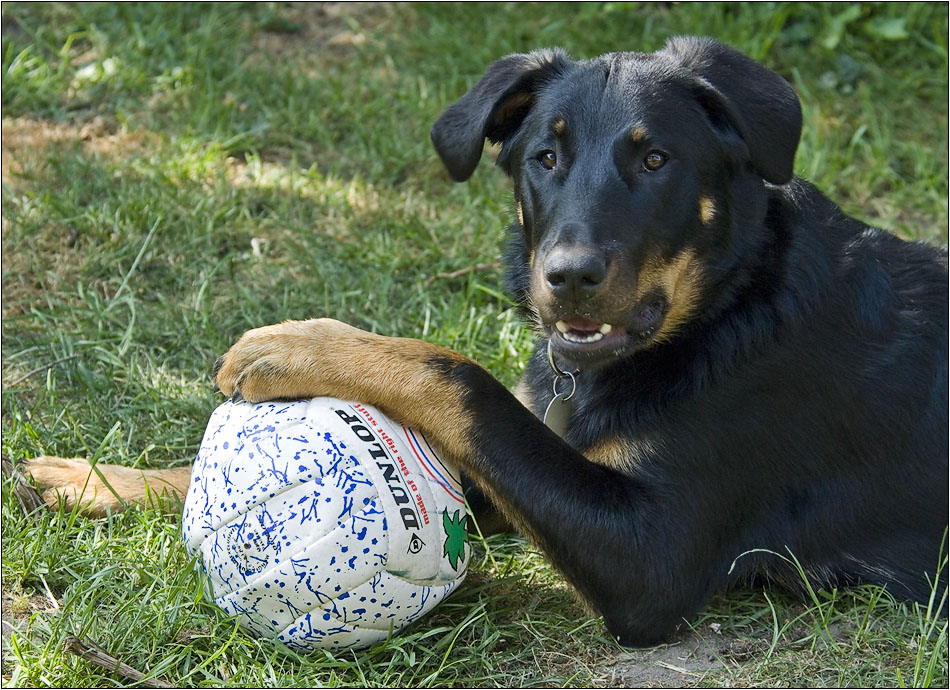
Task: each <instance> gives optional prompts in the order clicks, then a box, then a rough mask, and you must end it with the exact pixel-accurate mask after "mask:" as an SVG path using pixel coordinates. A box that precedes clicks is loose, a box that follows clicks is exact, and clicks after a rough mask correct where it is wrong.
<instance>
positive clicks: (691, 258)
mask: <svg viewBox="0 0 950 690" xmlns="http://www.w3.org/2000/svg"><path fill="white" fill-rule="evenodd" d="M702 282H703V270H702V266H701V264H700V262H699V261H698V260H697V258H696V253H695V252H694V251H693V250H692V249H685V250H683V251H682V252H680V253H679V254H677V255H676V256H675V257H673V259H672V260H671V261H668V262H661V261H659V260H654V261H651V262H648V263H646V264H644V266H643V268H641V270H640V278H639V281H638V283H637V290H636V300H637V301H638V302H639V300H641V299H643V297H644V296H646V295H647V293H649V292H650V291H652V290H657V289H658V290H660V291H661V292H662V293H663V294H664V295H666V299H667V300H668V301H669V303H670V310H669V312H668V313H667V315H666V318H665V319H664V320H663V324H662V325H661V326H660V330H659V331H658V332H657V333H656V335H655V336H654V342H662V341H663V340H666V339H668V338H669V337H670V336H672V335H673V334H674V333H675V332H676V331H678V330H679V328H680V327H681V326H682V325H683V324H684V323H686V322H687V321H688V320H689V319H690V318H691V317H692V316H693V314H695V312H696V310H697V308H698V303H699V297H700V295H701V291H702Z"/></svg>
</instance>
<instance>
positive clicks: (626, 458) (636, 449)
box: [583, 438, 653, 472]
mask: <svg viewBox="0 0 950 690" xmlns="http://www.w3.org/2000/svg"><path fill="white" fill-rule="evenodd" d="M583 453H584V457H586V458H587V459H588V460H590V461H591V462H594V463H597V464H598V465H604V466H605V467H610V468H613V469H615V470H619V471H621V472H629V471H630V470H632V469H633V468H635V467H636V466H637V465H639V464H640V463H641V462H642V461H643V459H644V458H648V457H650V456H651V455H652V453H653V447H652V446H651V444H650V443H649V442H648V441H634V440H632V439H628V438H607V439H604V440H602V441H598V442H597V443H595V444H594V445H592V446H590V447H589V448H587V449H585V450H584V451H583Z"/></svg>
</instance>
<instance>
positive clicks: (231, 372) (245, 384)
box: [215, 319, 376, 402]
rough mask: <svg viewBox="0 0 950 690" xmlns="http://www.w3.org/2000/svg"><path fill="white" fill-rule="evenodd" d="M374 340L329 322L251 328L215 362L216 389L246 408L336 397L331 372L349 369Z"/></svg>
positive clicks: (325, 320) (341, 325) (346, 326)
mask: <svg viewBox="0 0 950 690" xmlns="http://www.w3.org/2000/svg"><path fill="white" fill-rule="evenodd" d="M373 337H376V336H371V335H370V334H368V333H365V332H363V331H360V330H359V329H357V328H353V327H352V326H348V325H346V324H344V323H341V322H339V321H335V320H333V319H311V320H309V321H285V322H283V323H279V324H276V325H274V326H265V327H263V328H255V329H253V330H250V331H248V332H247V333H245V334H244V335H242V336H241V338H240V339H239V340H238V341H237V342H236V343H235V344H234V345H233V346H232V347H231V349H230V350H228V351H227V353H226V354H225V355H224V356H223V357H222V358H221V359H219V360H218V362H217V364H216V365H215V383H216V385H217V386H218V388H219V389H220V390H221V392H222V393H224V394H225V395H227V396H228V397H232V396H239V397H241V398H243V399H244V400H247V401H249V402H261V401H262V400H274V399H288V400H291V399H296V398H310V397H315V396H318V395H335V388H334V384H335V379H336V377H335V376H334V373H335V370H338V369H339V368H341V367H346V366H350V365H351V364H352V363H354V362H352V361H351V360H352V354H353V353H354V352H356V351H358V350H359V349H360V348H362V347H365V346H366V345H367V344H368V343H369V339H370V338H373ZM355 363H356V364H357V366H358V362H355Z"/></svg>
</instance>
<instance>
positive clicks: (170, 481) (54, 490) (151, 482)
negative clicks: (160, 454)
mask: <svg viewBox="0 0 950 690" xmlns="http://www.w3.org/2000/svg"><path fill="white" fill-rule="evenodd" d="M23 469H24V470H25V471H26V472H27V473H29V474H30V475H32V476H33V480H34V481H35V482H36V484H37V486H38V487H39V489H40V491H41V492H42V495H43V500H45V501H46V503H47V505H49V506H50V507H55V506H56V505H57V504H58V503H59V501H60V500H62V501H64V502H65V503H66V507H67V508H68V509H70V510H71V509H72V508H73V507H74V506H76V505H77V504H78V505H79V508H80V510H81V511H82V513H83V514H85V515H88V516H89V517H102V516H104V515H105V514H106V513H107V512H110V511H111V512H117V511H120V510H125V509H126V508H130V507H134V506H151V507H154V506H162V507H168V508H177V507H179V506H180V505H181V503H182V501H184V500H185V494H186V493H187V491H188V484H189V482H190V480H191V467H178V468H174V469H168V470H138V469H133V468H131V467H123V466H121V465H106V464H102V463H98V464H96V467H95V469H93V467H92V465H90V464H89V461H88V460H86V459H84V458H57V457H54V456H51V455H42V456H40V457H38V458H33V459H32V460H27V461H26V462H24V463H23ZM97 470H98V471H97ZM103 480H104V481H103Z"/></svg>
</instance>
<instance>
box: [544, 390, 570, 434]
mask: <svg viewBox="0 0 950 690" xmlns="http://www.w3.org/2000/svg"><path fill="white" fill-rule="evenodd" d="M571 393H572V394H573V391H571ZM573 411H574V403H572V402H571V400H570V395H564V394H563V393H557V394H556V395H555V396H554V397H553V398H551V402H549V403H548V409H546V410H545V411H544V419H543V421H544V423H545V424H546V425H547V427H548V428H549V429H550V430H551V431H553V432H554V433H555V434H557V435H558V436H560V437H561V438H564V436H565V435H566V434H567V425H568V422H570V421H571V413H572V412H573Z"/></svg>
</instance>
